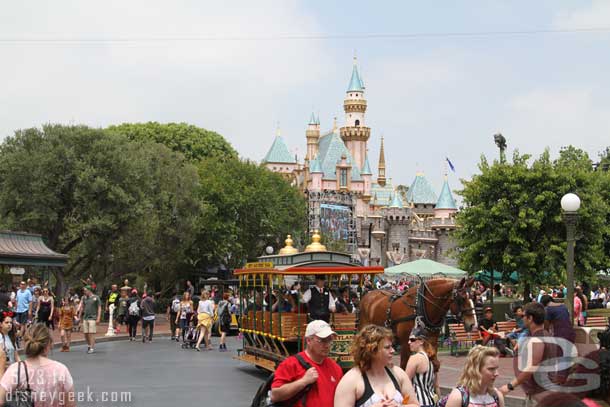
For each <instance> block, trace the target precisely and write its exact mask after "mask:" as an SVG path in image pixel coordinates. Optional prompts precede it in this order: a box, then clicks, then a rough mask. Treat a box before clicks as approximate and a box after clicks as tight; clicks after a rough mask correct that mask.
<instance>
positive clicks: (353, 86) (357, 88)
mask: <svg viewBox="0 0 610 407" xmlns="http://www.w3.org/2000/svg"><path fill="white" fill-rule="evenodd" d="M347 91H348V92H362V91H364V85H363V84H362V81H361V80H360V75H358V68H357V67H356V64H354V69H353V70H352V79H351V80H350V81H349V86H348V87H347Z"/></svg>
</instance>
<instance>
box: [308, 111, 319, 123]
mask: <svg viewBox="0 0 610 407" xmlns="http://www.w3.org/2000/svg"><path fill="white" fill-rule="evenodd" d="M309 124H318V123H317V121H316V115H315V114H313V112H311V117H310V118H309Z"/></svg>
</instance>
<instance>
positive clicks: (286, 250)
mask: <svg viewBox="0 0 610 407" xmlns="http://www.w3.org/2000/svg"><path fill="white" fill-rule="evenodd" d="M284 243H285V244H286V246H284V247H283V248H282V249H280V256H285V255H287V254H297V253H298V252H299V251H298V250H297V248H296V247H293V246H292V243H294V242H293V240H292V236H291V235H288V236H286V240H284Z"/></svg>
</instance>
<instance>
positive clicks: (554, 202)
mask: <svg viewBox="0 0 610 407" xmlns="http://www.w3.org/2000/svg"><path fill="white" fill-rule="evenodd" d="M530 162H531V164H530ZM479 170H480V172H481V173H480V174H477V175H475V176H473V178H472V179H471V180H468V181H467V180H463V181H462V182H463V185H464V189H463V190H462V191H459V194H460V195H461V196H462V197H463V203H464V208H463V209H462V210H461V211H460V212H459V213H458V215H457V222H458V225H459V228H458V229H457V231H456V233H455V237H456V239H457V253H458V258H459V263H460V267H461V268H463V269H465V270H470V271H471V272H475V271H478V270H481V269H484V270H496V271H500V272H502V273H503V274H504V275H505V276H508V275H510V274H511V273H512V272H514V271H517V272H518V273H519V276H520V281H521V282H523V283H526V285H528V286H529V284H543V283H544V284H546V283H551V282H557V281H565V280H563V279H562V277H563V276H565V265H566V260H565V255H566V254H565V253H566V237H565V236H566V235H565V225H564V223H563V221H562V216H561V205H560V201H561V197H562V196H563V195H564V194H566V193H568V192H574V193H576V194H577V195H578V196H579V197H580V198H581V201H582V206H581V209H580V211H579V221H578V225H577V236H578V240H577V243H576V249H575V261H576V276H577V278H580V279H585V278H587V277H590V276H592V275H593V274H594V273H595V271H597V270H599V269H600V267H602V266H603V265H605V264H607V262H608V252H607V251H605V250H604V245H605V241H607V240H606V239H607V238H608V232H609V231H608V226H607V223H606V218H607V216H608V213H609V203H610V201H608V199H607V198H608V197H607V196H606V197H605V196H604V194H603V193H602V185H603V183H604V182H607V176H606V179H604V178H603V177H601V176H599V174H598V173H595V172H594V171H593V170H592V162H591V160H590V158H589V156H588V155H587V154H586V153H585V152H584V151H582V150H579V149H577V148H574V147H567V148H564V149H562V151H561V152H560V155H559V158H558V159H557V160H555V161H551V159H550V158H549V153H548V151H546V152H544V153H543V154H542V155H541V156H540V157H539V158H538V159H537V160H533V161H532V159H531V157H530V156H529V155H521V154H519V153H518V152H515V154H514V155H513V158H512V162H510V163H509V162H506V163H502V162H499V161H494V162H493V163H491V164H490V163H489V162H488V161H487V160H486V159H485V157H482V158H481V162H480V164H479Z"/></svg>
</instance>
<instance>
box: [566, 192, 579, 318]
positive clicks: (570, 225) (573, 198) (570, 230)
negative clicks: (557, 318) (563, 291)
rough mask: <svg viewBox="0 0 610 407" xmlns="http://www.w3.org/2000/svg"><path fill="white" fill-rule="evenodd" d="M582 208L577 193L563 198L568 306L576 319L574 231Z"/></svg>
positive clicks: (571, 315)
mask: <svg viewBox="0 0 610 407" xmlns="http://www.w3.org/2000/svg"><path fill="white" fill-rule="evenodd" d="M579 208H580V198H579V197H578V195H576V194H572V193H569V194H565V195H564V196H563V197H562V198H561V209H563V221H564V222H565V224H566V232H567V233H566V240H567V242H568V258H567V261H568V264H567V268H566V270H567V274H568V281H567V283H566V285H567V286H568V292H567V295H566V297H567V298H566V300H567V303H566V306H567V307H568V311H569V313H570V320H571V321H573V320H574V232H575V229H576V220H577V219H578V209H579Z"/></svg>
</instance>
